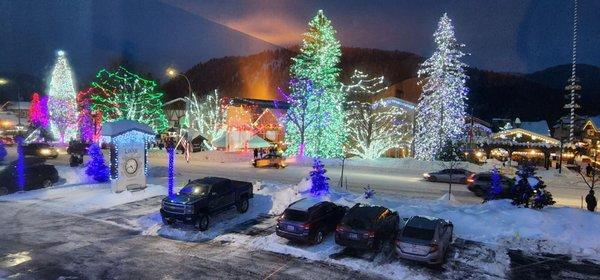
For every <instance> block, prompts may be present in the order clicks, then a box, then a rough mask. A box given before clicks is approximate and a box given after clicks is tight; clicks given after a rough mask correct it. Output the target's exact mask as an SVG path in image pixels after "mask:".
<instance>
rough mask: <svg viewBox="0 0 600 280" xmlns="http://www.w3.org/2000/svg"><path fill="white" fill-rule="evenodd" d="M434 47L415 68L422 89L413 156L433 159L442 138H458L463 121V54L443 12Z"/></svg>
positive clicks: (450, 24)
mask: <svg viewBox="0 0 600 280" xmlns="http://www.w3.org/2000/svg"><path fill="white" fill-rule="evenodd" d="M433 36H434V40H435V43H436V46H437V48H436V50H435V52H434V53H433V55H432V56H431V57H430V58H428V59H427V60H426V61H425V62H423V64H421V67H420V69H419V71H418V76H419V80H420V81H419V82H420V84H421V85H422V86H423V92H422V93H421V97H420V98H419V103H418V104H417V110H416V111H417V112H416V119H415V125H416V132H415V139H414V143H415V158H417V159H420V160H433V159H434V158H435V157H436V155H437V154H438V153H439V152H440V150H441V148H442V147H443V145H444V143H446V141H448V140H451V141H456V140H458V139H460V138H461V136H462V134H463V130H464V123H465V110H466V103H465V101H466V99H467V93H468V91H469V90H468V88H467V87H466V86H465V83H466V79H467V78H468V77H467V75H466V74H465V69H464V68H465V67H467V65H466V64H465V63H463V62H461V61H460V59H461V58H462V57H463V56H465V54H464V53H463V52H462V51H461V50H460V48H461V47H463V45H462V44H459V43H457V42H456V38H455V37H454V27H453V26H452V21H451V20H450V18H449V17H448V15H446V14H444V15H443V16H442V18H441V19H440V21H439V23H438V27H437V30H436V32H435V33H434V34H433Z"/></svg>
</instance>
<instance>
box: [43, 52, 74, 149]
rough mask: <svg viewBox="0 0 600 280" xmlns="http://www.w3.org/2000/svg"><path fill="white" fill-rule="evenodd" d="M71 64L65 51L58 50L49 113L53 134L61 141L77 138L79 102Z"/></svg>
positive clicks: (52, 77) (49, 95) (49, 88)
mask: <svg viewBox="0 0 600 280" xmlns="http://www.w3.org/2000/svg"><path fill="white" fill-rule="evenodd" d="M75 98H76V91H75V81H74V79H73V73H72V71H71V66H70V65H69V62H68V61H67V57H66V56H65V53H64V52H63V51H59V52H58V57H57V59H56V63H55V64H54V69H52V76H51V79H50V84H48V114H49V117H50V129H51V131H52V134H53V135H54V137H55V138H57V140H59V141H60V142H63V143H64V142H65V140H71V139H77V127H76V124H77V114H76V112H77V103H76V102H75Z"/></svg>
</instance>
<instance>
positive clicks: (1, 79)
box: [0, 78, 8, 86]
mask: <svg viewBox="0 0 600 280" xmlns="http://www.w3.org/2000/svg"><path fill="white" fill-rule="evenodd" d="M6 84H8V79H5V78H0V86H3V85H6Z"/></svg>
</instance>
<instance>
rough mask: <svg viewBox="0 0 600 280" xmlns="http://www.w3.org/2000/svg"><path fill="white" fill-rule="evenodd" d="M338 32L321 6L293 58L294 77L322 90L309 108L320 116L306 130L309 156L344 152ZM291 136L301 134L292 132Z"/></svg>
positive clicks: (331, 155) (291, 70)
mask: <svg viewBox="0 0 600 280" xmlns="http://www.w3.org/2000/svg"><path fill="white" fill-rule="evenodd" d="M335 33H336V31H335V29H333V27H332V26H331V21H330V20H329V19H327V17H325V14H324V13H323V11H322V10H319V11H318V12H317V15H316V16H315V17H314V18H313V19H312V20H311V21H310V22H309V23H308V31H307V32H306V33H305V34H304V38H303V40H302V46H301V48H300V54H298V55H297V56H296V57H294V58H292V60H293V64H292V66H291V68H290V72H291V75H292V78H296V79H303V78H304V79H309V80H311V81H312V82H313V86H314V87H315V88H316V89H320V90H322V91H323V93H322V95H321V97H320V99H319V102H318V103H316V104H313V105H311V106H310V107H309V108H308V110H309V112H310V115H312V116H318V118H319V122H318V123H317V124H316V125H314V126H312V127H309V128H308V129H307V131H305V139H306V143H305V154H306V155H308V156H320V157H337V156H341V155H342V152H343V148H342V147H343V145H344V143H345V142H346V134H345V129H344V117H345V115H344V109H343V102H344V101H345V95H344V92H343V91H341V89H340V85H341V84H340V82H339V75H340V68H339V67H338V64H339V62H340V57H341V55H342V52H341V47H340V42H339V41H338V40H337V38H336V37H335ZM287 133H298V132H294V131H290V132H287ZM288 137H290V138H298V137H293V136H291V135H290V136H288Z"/></svg>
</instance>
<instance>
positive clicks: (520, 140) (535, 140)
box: [486, 128, 560, 147]
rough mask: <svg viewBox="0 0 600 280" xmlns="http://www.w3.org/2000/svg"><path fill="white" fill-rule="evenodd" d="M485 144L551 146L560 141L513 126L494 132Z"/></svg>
mask: <svg viewBox="0 0 600 280" xmlns="http://www.w3.org/2000/svg"><path fill="white" fill-rule="evenodd" d="M486 142H487V144H504V145H513V146H531V147H535V146H539V147H551V146H558V145H560V141H559V140H557V139H554V138H552V137H549V136H546V135H542V134H539V133H535V132H533V131H529V130H525V129H522V128H513V129H508V130H503V131H500V132H498V133H494V134H492V135H491V136H490V140H488V141H486Z"/></svg>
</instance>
